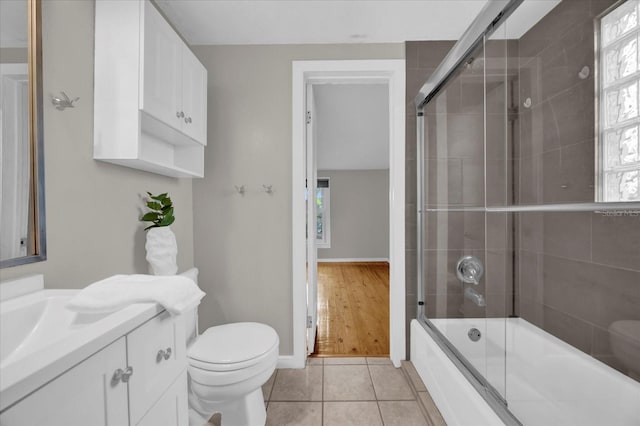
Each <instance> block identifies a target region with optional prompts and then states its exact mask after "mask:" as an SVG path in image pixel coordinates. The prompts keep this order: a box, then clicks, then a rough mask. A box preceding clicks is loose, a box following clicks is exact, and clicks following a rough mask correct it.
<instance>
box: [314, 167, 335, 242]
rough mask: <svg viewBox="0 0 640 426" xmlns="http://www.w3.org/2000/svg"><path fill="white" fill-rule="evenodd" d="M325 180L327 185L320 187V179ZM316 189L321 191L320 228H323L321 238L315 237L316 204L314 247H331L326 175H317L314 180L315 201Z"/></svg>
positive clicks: (329, 187) (329, 184) (328, 188)
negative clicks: (321, 223)
mask: <svg viewBox="0 0 640 426" xmlns="http://www.w3.org/2000/svg"><path fill="white" fill-rule="evenodd" d="M325 180H326V181H327V187H326V188H325V187H320V181H325ZM317 191H322V222H323V225H322V230H323V238H322V239H318V237H317V235H318V234H317V229H318V222H317V220H318V218H317V216H318V212H319V209H318V208H317V204H316V232H314V234H315V235H316V247H317V248H331V182H330V178H328V177H319V178H318V179H317V181H316V195H315V196H314V198H315V200H316V203H317V199H318V195H317Z"/></svg>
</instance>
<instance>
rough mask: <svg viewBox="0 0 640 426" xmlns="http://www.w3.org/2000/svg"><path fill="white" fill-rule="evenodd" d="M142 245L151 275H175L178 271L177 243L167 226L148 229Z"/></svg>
mask: <svg viewBox="0 0 640 426" xmlns="http://www.w3.org/2000/svg"><path fill="white" fill-rule="evenodd" d="M144 247H145V248H146V249H147V262H149V273H150V274H151V275H175V274H176V273H177V272H178V263H177V256H178V243H177V242H176V236H175V234H174V233H173V231H172V230H171V228H170V227H169V226H161V227H158V228H151V229H149V230H148V231H147V243H146V244H145V246H144Z"/></svg>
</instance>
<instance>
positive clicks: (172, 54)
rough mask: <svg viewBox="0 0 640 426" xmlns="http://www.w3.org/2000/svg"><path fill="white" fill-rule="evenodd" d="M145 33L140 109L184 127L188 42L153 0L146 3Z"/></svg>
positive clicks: (143, 38)
mask: <svg viewBox="0 0 640 426" xmlns="http://www.w3.org/2000/svg"><path fill="white" fill-rule="evenodd" d="M141 33H142V45H141V49H142V52H143V62H142V70H141V74H140V75H141V78H140V90H141V93H140V100H141V102H142V104H141V105H140V109H141V110H143V111H145V112H146V113H148V114H149V115H152V116H153V117H155V118H157V119H158V120H160V121H162V122H165V123H167V124H168V125H170V126H172V127H174V128H176V129H178V130H180V129H181V125H182V122H183V121H182V120H183V118H182V117H181V115H182V114H183V110H182V108H181V105H182V96H181V90H182V83H181V81H182V78H181V75H180V74H181V72H182V50H183V44H184V43H183V42H182V40H180V38H179V37H178V35H177V34H176V33H175V31H174V30H173V28H171V26H170V25H169V23H167V21H165V19H164V18H163V17H162V15H160V12H158V11H157V10H156V8H155V6H153V5H152V4H151V3H150V2H149V1H145V2H144V23H143V26H142V29H141Z"/></svg>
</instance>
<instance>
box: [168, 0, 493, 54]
mask: <svg viewBox="0 0 640 426" xmlns="http://www.w3.org/2000/svg"><path fill="white" fill-rule="evenodd" d="M156 3H157V4H158V5H159V6H160V8H161V9H162V10H163V12H164V13H165V14H166V15H167V16H168V17H169V19H170V20H171V22H172V23H173V24H174V25H175V26H176V28H177V29H178V30H179V31H180V32H181V33H182V35H183V36H184V37H185V38H186V40H187V41H188V42H189V43H190V44H195V45H199V44H308V43H401V42H404V41H406V40H453V39H456V38H458V37H459V36H460V35H462V33H463V32H464V30H465V29H466V28H467V26H468V25H469V24H470V23H471V21H472V20H473V18H475V16H476V15H477V14H478V12H479V11H480V10H481V9H482V7H483V6H484V5H485V3H486V0H373V1H372V0H369V1H362V0H279V1H274V0H244V1H237V0H235V1H234V0H232V1H227V0H213V1H212V0H156Z"/></svg>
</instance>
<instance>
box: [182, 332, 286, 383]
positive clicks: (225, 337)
mask: <svg viewBox="0 0 640 426" xmlns="http://www.w3.org/2000/svg"><path fill="white" fill-rule="evenodd" d="M278 343H279V339H278V335H277V333H276V332H275V330H273V328H271V327H269V326H267V325H264V324H260V323H255V322H241V323H233V324H225V325H220V326H216V327H211V328H209V329H208V330H206V331H205V332H204V333H202V335H201V336H199V337H198V339H197V340H196V342H195V343H194V344H193V345H191V347H189V349H188V352H187V357H188V361H189V365H190V366H192V367H196V368H198V369H200V370H205V371H210V372H230V371H236V370H242V369H247V368H250V367H252V366H254V365H256V364H261V363H263V362H264V361H265V360H267V359H270V358H271V357H272V354H273V353H277V346H278Z"/></svg>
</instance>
